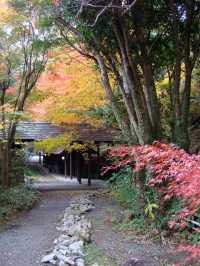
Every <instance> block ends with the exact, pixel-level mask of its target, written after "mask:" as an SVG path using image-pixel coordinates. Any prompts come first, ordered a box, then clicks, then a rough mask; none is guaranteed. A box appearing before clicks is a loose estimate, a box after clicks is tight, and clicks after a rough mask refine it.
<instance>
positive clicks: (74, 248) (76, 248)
mask: <svg viewBox="0 0 200 266" xmlns="http://www.w3.org/2000/svg"><path fill="white" fill-rule="evenodd" d="M82 249H83V241H82V240H80V241H77V242H74V243H72V244H71V245H69V250H71V252H72V253H75V254H83V252H82Z"/></svg>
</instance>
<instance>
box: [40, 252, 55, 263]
mask: <svg viewBox="0 0 200 266" xmlns="http://www.w3.org/2000/svg"><path fill="white" fill-rule="evenodd" d="M54 259H56V255H55V254H54V253H51V254H48V255H45V256H44V257H43V258H42V260H41V263H47V262H50V261H51V260H54Z"/></svg>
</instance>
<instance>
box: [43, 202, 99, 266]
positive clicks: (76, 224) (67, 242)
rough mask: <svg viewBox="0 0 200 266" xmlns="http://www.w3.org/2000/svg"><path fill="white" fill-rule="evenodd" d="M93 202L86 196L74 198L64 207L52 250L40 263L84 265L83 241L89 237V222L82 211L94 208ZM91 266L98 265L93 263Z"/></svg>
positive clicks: (59, 265) (58, 265) (61, 265)
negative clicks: (58, 234) (57, 235)
mask: <svg viewBox="0 0 200 266" xmlns="http://www.w3.org/2000/svg"><path fill="white" fill-rule="evenodd" d="M94 208H95V207H94V204H93V203H92V202H91V201H90V200H89V199H88V198H86V197H83V198H78V199H75V200H73V201H72V202H71V204H70V206H69V207H67V208H66V209H65V212H64V216H63V218H62V219H61V222H60V225H59V226H57V227H56V228H57V230H58V231H60V236H59V237H58V238H56V239H55V240H54V249H53V252H52V253H51V254H49V255H46V256H44V257H43V259H42V263H51V265H56V266H64V265H68V266H69V265H71V266H75V265H76V266H84V265H85V263H84V258H83V256H84V254H83V246H84V242H86V241H87V242H89V241H90V239H91V229H92V224H91V222H90V221H89V220H88V219H87V218H85V217H84V215H83V214H84V213H86V212H88V211H90V210H92V209H94ZM93 266H98V264H94V265H93Z"/></svg>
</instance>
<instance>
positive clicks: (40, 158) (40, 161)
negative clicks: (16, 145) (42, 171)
mask: <svg viewBox="0 0 200 266" xmlns="http://www.w3.org/2000/svg"><path fill="white" fill-rule="evenodd" d="M38 155H39V164H42V157H41V152H39V154H38Z"/></svg>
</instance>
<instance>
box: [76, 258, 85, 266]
mask: <svg viewBox="0 0 200 266" xmlns="http://www.w3.org/2000/svg"><path fill="white" fill-rule="evenodd" d="M76 265H77V266H85V263H84V259H82V258H79V259H77V260H76Z"/></svg>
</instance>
